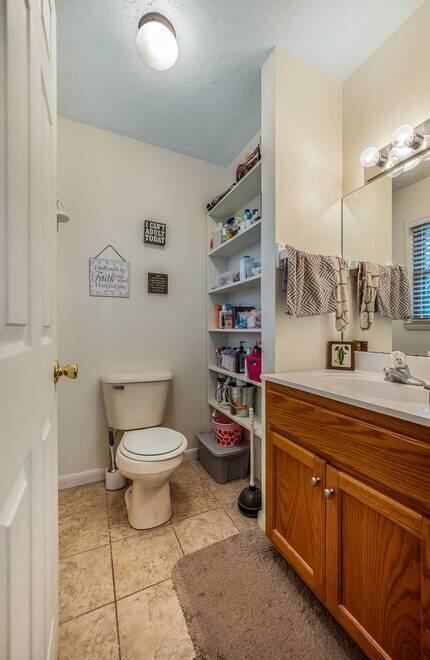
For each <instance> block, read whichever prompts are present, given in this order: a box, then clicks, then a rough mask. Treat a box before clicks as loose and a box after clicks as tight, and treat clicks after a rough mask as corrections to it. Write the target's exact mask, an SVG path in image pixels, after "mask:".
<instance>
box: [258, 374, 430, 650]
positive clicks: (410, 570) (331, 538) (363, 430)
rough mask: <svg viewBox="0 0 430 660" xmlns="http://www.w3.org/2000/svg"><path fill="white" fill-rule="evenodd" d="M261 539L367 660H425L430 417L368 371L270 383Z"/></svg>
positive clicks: (429, 612) (399, 388) (407, 393)
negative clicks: (278, 554)
mask: <svg viewBox="0 0 430 660" xmlns="http://www.w3.org/2000/svg"><path fill="white" fill-rule="evenodd" d="M265 396H266V533H267V536H268V537H269V538H270V539H271V541H272V542H273V543H274V545H275V546H276V547H277V548H278V550H279V551H280V552H281V554H282V555H283V556H284V557H285V559H286V560H287V561H288V562H289V563H290V564H291V566H292V567H293V568H294V569H295V570H296V571H297V573H298V574H299V575H300V576H301V577H302V578H303V580H304V581H305V582H306V583H307V584H308V585H309V587H310V588H311V589H312V590H313V591H314V593H315V594H316V595H317V596H318V598H319V599H320V600H321V601H322V602H323V603H324V604H325V605H326V606H327V608H328V609H329V610H330V612H331V613H332V614H333V616H334V617H335V618H336V619H337V620H338V622H339V623H340V624H341V625H342V626H343V627H344V628H345V630H347V632H348V633H349V634H350V635H351V636H352V637H353V638H354V639H355V640H356V642H357V643H358V644H359V645H360V647H361V648H362V649H363V651H364V652H365V653H366V654H367V655H368V656H369V657H370V658H393V659H395V660H399V659H400V658H402V659H403V658H404V659H407V660H414V659H415V658H424V657H426V658H427V657H430V410H429V405H428V400H429V392H428V391H427V390H424V388H418V387H415V388H414V387H412V386H407V385H398V384H394V383H385V382H383V375H382V374H376V373H367V372H355V373H351V374H347V375H344V374H339V373H338V372H327V371H324V370H321V371H315V372H298V373H286V374H277V375H273V376H268V377H267V378H266V384H265Z"/></svg>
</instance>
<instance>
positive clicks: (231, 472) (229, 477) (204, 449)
mask: <svg viewBox="0 0 430 660" xmlns="http://www.w3.org/2000/svg"><path fill="white" fill-rule="evenodd" d="M197 438H198V439H199V440H200V446H199V460H200V463H201V464H202V466H203V467H204V469H205V470H206V472H208V473H209V474H210V475H211V477H212V478H213V479H215V481H216V482H217V483H218V484H225V483H227V481H233V479H243V478H244V477H246V475H247V474H248V468H249V443H248V442H244V441H242V442H241V444H240V445H238V446H237V447H221V445H218V444H217V442H216V440H215V433H214V432H213V431H203V432H202V433H197Z"/></svg>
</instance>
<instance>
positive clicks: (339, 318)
mask: <svg viewBox="0 0 430 660" xmlns="http://www.w3.org/2000/svg"><path fill="white" fill-rule="evenodd" d="M331 260H332V264H333V268H334V272H335V276H336V330H339V331H342V330H345V328H346V326H347V325H348V324H349V303H348V263H347V261H346V260H345V259H341V258H340V257H331Z"/></svg>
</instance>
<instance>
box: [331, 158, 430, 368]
mask: <svg viewBox="0 0 430 660" xmlns="http://www.w3.org/2000/svg"><path fill="white" fill-rule="evenodd" d="M415 160H418V159H415ZM411 162H412V161H411ZM418 162H419V164H418V166H416V167H414V168H413V169H409V170H408V171H406V169H407V168H405V171H404V172H403V173H402V174H400V175H398V176H394V177H393V176H392V174H393V171H391V172H390V174H388V173H387V174H383V175H381V176H379V177H377V178H375V179H373V180H372V181H370V182H369V183H367V184H366V185H364V186H363V187H362V188H359V189H358V190H356V191H354V192H352V193H350V194H348V195H346V196H345V197H344V198H343V200H342V254H343V256H344V257H345V258H347V259H348V260H349V261H350V267H351V270H350V284H349V285H350V288H351V290H350V300H351V323H350V325H349V327H348V329H347V332H345V333H344V339H346V340H354V339H357V340H362V341H363V340H365V341H367V342H368V350H369V351H374V352H388V353H389V352H391V351H393V350H400V351H403V352H404V353H406V354H407V355H424V356H427V355H428V356H430V152H426V153H425V154H424V156H423V157H421V158H420V159H419V161H418ZM394 173H395V172H394ZM363 261H365V262H373V263H374V264H378V265H382V266H388V265H390V266H391V265H404V266H406V267H407V269H408V279H409V289H410V292H411V312H412V318H411V319H409V320H406V319H403V320H392V319H390V318H387V317H386V316H383V315H382V314H380V313H378V312H376V313H375V315H374V321H373V324H372V325H371V327H370V328H369V329H366V330H364V329H362V328H361V327H360V326H362V325H363V321H362V320H361V323H360V314H359V307H358V305H357V268H355V263H354V262H363ZM397 297H399V296H397Z"/></svg>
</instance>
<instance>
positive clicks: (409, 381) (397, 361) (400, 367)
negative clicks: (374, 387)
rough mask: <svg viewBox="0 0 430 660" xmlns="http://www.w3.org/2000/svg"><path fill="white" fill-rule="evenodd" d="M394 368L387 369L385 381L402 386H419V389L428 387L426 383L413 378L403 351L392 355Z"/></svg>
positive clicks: (394, 352)
mask: <svg viewBox="0 0 430 660" xmlns="http://www.w3.org/2000/svg"><path fill="white" fill-rule="evenodd" d="M390 360H391V364H392V365H393V366H392V367H385V369H384V370H383V371H384V374H385V377H384V380H388V381H389V382H390V383H401V384H402V385H417V386H418V387H426V385H427V384H426V382H425V381H424V380H421V378H417V377H416V376H412V374H411V372H410V369H409V367H408V365H407V362H406V355H405V354H404V353H402V352H401V351H393V353H391V355H390Z"/></svg>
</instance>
